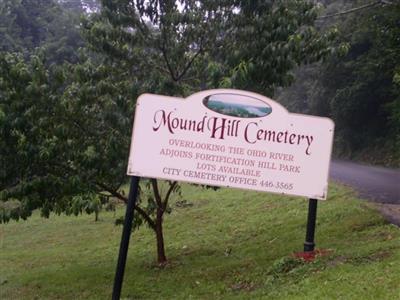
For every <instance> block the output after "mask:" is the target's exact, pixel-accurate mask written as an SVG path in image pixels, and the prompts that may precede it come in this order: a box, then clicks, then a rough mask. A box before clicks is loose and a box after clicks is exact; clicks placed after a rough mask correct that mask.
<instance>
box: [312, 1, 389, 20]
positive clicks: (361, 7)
mask: <svg viewBox="0 0 400 300" xmlns="http://www.w3.org/2000/svg"><path fill="white" fill-rule="evenodd" d="M378 4H392V3H391V2H388V1H383V0H378V1H375V2H372V3H369V4H365V5H363V6H360V7H355V8H352V9H349V10H346V11H341V12H338V13H335V14H331V15H326V16H320V17H318V18H317V19H316V20H322V19H327V18H332V17H337V16H342V15H346V14H350V13H353V12H355V11H358V10H361V9H365V8H368V7H372V6H375V5H378Z"/></svg>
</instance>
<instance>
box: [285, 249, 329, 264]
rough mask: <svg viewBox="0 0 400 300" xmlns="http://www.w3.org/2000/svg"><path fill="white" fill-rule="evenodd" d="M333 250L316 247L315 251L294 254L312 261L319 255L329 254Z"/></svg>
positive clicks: (306, 260)
mask: <svg viewBox="0 0 400 300" xmlns="http://www.w3.org/2000/svg"><path fill="white" fill-rule="evenodd" d="M331 252H332V250H329V249H316V250H314V251H307V252H296V253H293V256H294V257H296V258H300V259H302V260H304V261H305V262H312V261H314V259H315V258H316V257H318V256H326V255H329V254H330V253H331Z"/></svg>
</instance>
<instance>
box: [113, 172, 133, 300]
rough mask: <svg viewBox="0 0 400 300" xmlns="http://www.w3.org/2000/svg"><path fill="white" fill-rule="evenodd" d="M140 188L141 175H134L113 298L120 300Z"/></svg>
mask: <svg viewBox="0 0 400 300" xmlns="http://www.w3.org/2000/svg"><path fill="white" fill-rule="evenodd" d="M138 190H139V177H137V176H133V177H132V178H131V185H130V188H129V196H128V203H127V206H126V212H125V220H124V228H123V229H122V237H121V243H120V246H119V255H118V263H117V270H116V272H115V279H114V288H113V294H112V299H113V300H119V299H120V296H121V289H122V282H123V280H124V272H125V265H126V257H127V254H128V247H129V239H130V237H131V231H132V221H133V210H134V208H135V204H136V199H137V196H138Z"/></svg>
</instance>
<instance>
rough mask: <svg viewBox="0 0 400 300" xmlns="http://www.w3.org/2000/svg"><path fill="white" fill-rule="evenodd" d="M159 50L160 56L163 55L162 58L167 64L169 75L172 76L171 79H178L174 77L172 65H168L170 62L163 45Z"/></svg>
mask: <svg viewBox="0 0 400 300" xmlns="http://www.w3.org/2000/svg"><path fill="white" fill-rule="evenodd" d="M160 50H161V53H162V56H163V58H164V61H165V64H166V65H167V68H168V71H169V74H170V75H171V77H172V79H173V80H174V81H178V80H177V79H176V77H175V74H174V71H173V70H172V67H171V65H170V63H169V60H168V57H167V52H166V50H165V47H164V46H162V47H160Z"/></svg>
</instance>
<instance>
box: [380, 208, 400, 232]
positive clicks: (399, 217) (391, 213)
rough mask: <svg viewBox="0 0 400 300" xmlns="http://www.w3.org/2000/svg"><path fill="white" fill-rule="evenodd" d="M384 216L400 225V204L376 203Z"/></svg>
mask: <svg viewBox="0 0 400 300" xmlns="http://www.w3.org/2000/svg"><path fill="white" fill-rule="evenodd" d="M376 207H377V208H378V210H379V211H380V212H381V214H382V215H383V217H384V218H385V219H386V220H388V221H389V222H390V223H392V224H395V225H397V226H399V227H400V204H384V203H379V204H376Z"/></svg>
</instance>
